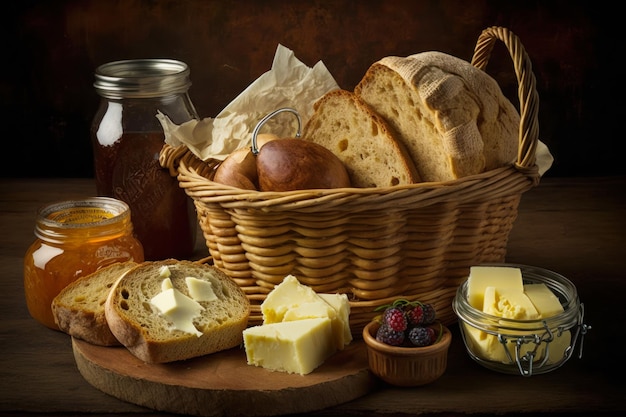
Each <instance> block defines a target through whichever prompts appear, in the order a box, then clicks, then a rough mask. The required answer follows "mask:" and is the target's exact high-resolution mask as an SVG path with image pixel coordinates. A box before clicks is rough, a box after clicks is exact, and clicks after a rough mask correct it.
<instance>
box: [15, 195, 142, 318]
mask: <svg viewBox="0 0 626 417" xmlns="http://www.w3.org/2000/svg"><path fill="white" fill-rule="evenodd" d="M35 236H36V239H35V241H34V242H33V243H32V245H31V246H30V247H29V248H28V250H27V251H26V255H25V256H24V292H25V296H26V305H27V307H28V311H29V313H30V315H31V316H32V317H33V318H34V319H36V320H37V321H39V322H40V323H42V324H44V325H45V326H47V327H49V328H51V329H55V330H58V327H57V325H56V323H55V322H54V317H53V315H52V310H51V307H50V305H51V303H52V300H53V299H54V297H56V296H57V295H58V294H59V292H61V290H62V289H63V288H65V287H66V286H67V285H69V284H70V283H72V282H73V281H75V280H76V279H78V278H79V277H82V276H85V275H89V274H91V273H93V272H95V271H96V270H98V269H100V268H102V267H105V266H108V265H111V264H113V263H116V262H124V261H135V262H143V261H144V254H143V247H142V245H141V243H140V242H139V240H137V239H136V238H135V236H134V234H133V224H132V222H131V213H130V209H129V207H128V205H127V204H126V203H124V202H123V201H119V200H116V199H113V198H107V197H94V198H88V199H84V200H76V201H63V202H57V203H52V204H49V205H47V206H45V207H43V208H41V209H40V210H39V211H38V213H37V219H36V222H35Z"/></svg>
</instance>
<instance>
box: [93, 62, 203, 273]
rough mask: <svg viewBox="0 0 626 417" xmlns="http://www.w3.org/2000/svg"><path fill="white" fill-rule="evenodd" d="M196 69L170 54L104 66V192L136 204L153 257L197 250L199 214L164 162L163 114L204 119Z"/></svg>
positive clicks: (100, 76)
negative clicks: (195, 91) (193, 90)
mask: <svg viewBox="0 0 626 417" xmlns="http://www.w3.org/2000/svg"><path fill="white" fill-rule="evenodd" d="M189 74H190V71H189V68H188V66H187V65H186V64H185V63H184V62H180V61H176V60H170V59H137V60H125V61H115V62H110V63H107V64H104V65H101V66H99V67H98V68H97V69H96V74H95V82H94V87H95V89H96V92H97V93H98V95H100V97H101V100H100V106H99V108H98V111H97V113H96V114H95V116H94V118H93V122H92V126H91V140H92V146H93V153H94V168H95V177H96V189H97V193H98V195H101V196H107V197H113V198H117V199H119V200H122V201H124V202H126V203H127V204H128V205H129V206H130V209H131V213H132V221H133V224H134V227H135V231H136V233H137V237H138V238H139V240H140V241H141V243H142V244H143V247H144V253H145V257H146V259H147V260H151V261H152V260H160V259H165V258H178V259H184V258H187V257H189V256H190V255H192V253H193V251H194V248H195V242H196V231H197V223H198V220H197V216H196V213H195V208H194V205H193V201H192V200H191V198H189V197H188V196H187V194H186V193H185V192H184V190H183V189H182V188H180V187H179V185H178V180H177V179H176V178H175V177H173V176H172V175H170V173H169V171H168V170H166V169H164V168H163V167H161V165H160V163H159V154H160V152H161V149H162V148H163V145H164V141H165V135H164V131H163V127H162V126H161V124H160V122H159V120H158V118H157V114H158V113H161V114H162V115H164V116H167V117H168V118H169V119H170V120H171V121H172V122H173V123H176V124H182V123H184V122H188V121H190V120H192V119H198V115H197V113H196V110H195V108H194V106H193V104H192V102H191V99H190V98H189V94H188V90H189V88H190V86H191V81H190V77H189Z"/></svg>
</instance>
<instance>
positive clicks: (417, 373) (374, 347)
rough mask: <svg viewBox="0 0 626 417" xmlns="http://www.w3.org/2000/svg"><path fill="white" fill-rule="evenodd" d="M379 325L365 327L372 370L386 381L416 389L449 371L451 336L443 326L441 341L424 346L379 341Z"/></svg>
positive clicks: (364, 337) (374, 323) (364, 332)
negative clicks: (396, 344)
mask: <svg viewBox="0 0 626 417" xmlns="http://www.w3.org/2000/svg"><path fill="white" fill-rule="evenodd" d="M379 326H380V323H378V322H376V321H372V322H370V323H368V324H367V326H365V328H363V340H365V344H366V345H367V358H368V362H369V367H370V371H371V372H372V373H373V374H374V375H376V376H377V377H378V378H380V379H382V380H383V381H385V382H387V383H389V384H392V385H396V386H400V387H415V386H419V385H426V384H429V383H431V382H433V381H435V380H437V379H438V378H439V377H440V376H441V375H443V373H444V372H445V371H446V367H447V365H448V348H449V347H450V341H451V340H452V335H451V334H450V330H449V329H448V328H447V327H445V326H442V334H441V338H440V339H439V340H438V341H437V342H436V343H435V344H433V345H430V346H424V347H404V346H391V345H387V344H385V343H382V342H379V341H378V340H376V332H377V331H378V327H379Z"/></svg>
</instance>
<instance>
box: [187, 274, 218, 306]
mask: <svg viewBox="0 0 626 417" xmlns="http://www.w3.org/2000/svg"><path fill="white" fill-rule="evenodd" d="M185 283H186V284H187V290H188V291H189V295H190V296H191V298H193V299H194V300H196V301H214V300H217V295H215V291H213V285H212V284H211V282H210V281H204V280H201V279H198V278H195V277H186V278H185Z"/></svg>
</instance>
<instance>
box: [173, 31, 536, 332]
mask: <svg viewBox="0 0 626 417" xmlns="http://www.w3.org/2000/svg"><path fill="white" fill-rule="evenodd" d="M496 40H501V41H502V42H503V43H504V44H505V45H506V47H507V48H508V50H509V52H510V54H511V57H512V59H513V63H514V68H515V72H516V75H517V80H518V83H519V101H520V116H521V120H520V133H519V152H518V158H517V162H516V163H515V164H511V166H507V167H502V168H499V169H495V170H492V171H488V172H485V173H482V174H479V175H474V176H471V177H465V178H462V179H459V180H454V181H448V182H441V183H418V184H412V185H404V186H395V187H387V188H367V189H359V188H347V189H345V188H344V189H329V190H303V191H292V192H258V191H250V190H243V189H238V188H233V187H228V186H224V185H222V184H219V183H216V182H213V181H211V179H212V177H213V173H214V169H215V167H216V166H217V164H218V162H219V161H208V162H203V161H201V160H199V159H197V158H196V157H195V156H194V155H193V154H192V153H191V152H190V151H189V150H188V149H187V148H186V147H185V146H184V145H183V146H180V147H176V148H174V147H170V146H168V145H166V146H165V147H164V148H163V150H162V152H161V164H162V165H163V166H164V167H166V168H169V169H170V172H171V173H172V175H178V180H179V184H180V186H181V187H182V188H184V189H185V191H186V192H187V194H188V195H189V196H191V197H192V198H193V200H194V203H195V206H196V209H197V213H198V220H199V222H200V226H201V228H202V231H203V234H204V237H205V239H206V244H207V247H208V249H209V253H210V255H211V256H212V258H213V262H214V265H215V266H217V267H219V268H220V269H222V270H223V271H225V272H226V273H227V274H228V275H229V276H230V277H232V278H233V279H234V280H235V281H236V282H237V284H238V285H239V286H240V287H241V288H242V289H243V290H244V291H245V293H246V294H247V295H248V298H249V299H250V301H251V304H252V312H251V316H250V325H255V324H260V323H261V321H262V316H261V312H260V304H261V303H262V302H263V300H264V299H265V297H266V295H267V294H268V293H269V292H270V291H271V290H272V288H273V287H274V285H276V284H279V283H280V282H281V281H282V280H283V278H284V277H285V276H286V275H287V274H293V275H295V276H296V277H297V278H298V279H299V280H300V281H301V282H302V283H303V284H305V285H309V286H311V287H312V288H313V289H314V290H315V291H317V292H328V293H334V292H339V293H346V294H348V297H349V299H350V303H351V314H350V326H351V329H352V331H353V333H354V334H360V332H361V331H362V329H363V327H364V326H365V324H367V322H369V321H370V320H371V319H372V318H373V317H374V316H375V315H376V314H379V313H377V312H374V310H375V309H376V308H377V307H378V306H381V305H383V304H387V303H390V302H392V301H393V300H394V299H396V298H399V297H403V298H407V299H409V300H415V299H418V300H420V301H422V302H428V303H433V304H434V306H435V308H436V310H437V312H438V318H439V319H440V320H441V321H442V322H443V323H444V324H450V323H453V322H455V321H456V318H455V316H454V313H453V312H452V309H451V302H452V299H453V298H454V295H455V293H456V290H457V287H458V286H459V285H460V284H461V283H462V282H463V281H464V280H465V279H466V277H467V275H468V272H469V267H470V266H471V265H475V264H479V263H483V262H502V261H504V258H505V254H506V246H507V240H508V236H509V232H510V231H511V228H512V226H513V222H514V220H515V218H516V217H517V208H518V204H519V201H520V198H521V195H522V193H523V192H525V191H527V190H529V189H531V188H532V187H534V186H535V185H537V184H538V183H539V174H538V169H537V167H536V165H535V149H536V144H537V136H538V125H537V112H538V96H537V92H536V89H535V77H534V75H533V73H532V68H531V64H530V61H529V58H528V55H527V54H526V51H525V50H524V47H523V46H522V45H521V43H520V41H519V39H518V38H517V36H515V35H514V34H513V33H511V32H510V31H508V30H507V29H505V28H498V27H492V28H488V29H486V30H484V31H483V32H482V34H481V35H480V37H479V39H478V42H477V44H476V49H475V52H474V57H473V59H472V64H473V65H475V66H476V67H478V68H480V69H483V70H484V68H485V67H486V64H487V61H488V59H489V56H490V55H491V51H492V49H493V46H494V44H495V41H496Z"/></svg>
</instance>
